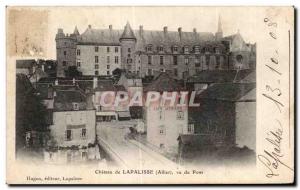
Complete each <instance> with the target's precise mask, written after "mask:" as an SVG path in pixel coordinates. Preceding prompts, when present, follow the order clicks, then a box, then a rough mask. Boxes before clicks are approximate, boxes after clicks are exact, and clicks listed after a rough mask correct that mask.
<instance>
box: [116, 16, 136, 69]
mask: <svg viewBox="0 0 300 190" xmlns="http://www.w3.org/2000/svg"><path fill="white" fill-rule="evenodd" d="M119 40H120V42H121V66H122V69H124V70H126V72H128V71H131V72H132V71H133V69H134V65H133V64H134V53H135V45H136V37H135V35H134V32H133V30H132V28H131V26H130V24H129V22H127V24H126V26H125V27H124V31H123V33H122V35H121V37H120V39H119Z"/></svg>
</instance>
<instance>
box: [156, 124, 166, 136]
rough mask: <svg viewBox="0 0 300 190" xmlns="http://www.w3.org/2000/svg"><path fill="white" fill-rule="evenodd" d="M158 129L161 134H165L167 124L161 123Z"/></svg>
mask: <svg viewBox="0 0 300 190" xmlns="http://www.w3.org/2000/svg"><path fill="white" fill-rule="evenodd" d="M158 130H159V134H160V135H165V134H166V132H165V126H164V125H160V126H159V127H158Z"/></svg>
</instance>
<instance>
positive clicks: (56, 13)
mask: <svg viewBox="0 0 300 190" xmlns="http://www.w3.org/2000/svg"><path fill="white" fill-rule="evenodd" d="M13 10H16V8H14V9H12V10H11V11H10V12H9V13H11V12H13ZM17 11H19V12H20V14H11V15H12V16H11V17H8V19H9V21H10V22H8V24H9V27H8V28H9V29H8V30H11V31H12V32H9V33H12V34H13V33H15V35H18V38H17V39H16V38H14V39H13V38H12V37H11V39H10V40H11V41H10V40H9V42H11V44H13V42H14V41H13V40H17V43H15V44H20V45H19V46H21V45H22V48H23V49H22V51H18V52H24V48H27V49H29V50H26V51H28V52H29V53H32V50H30V48H32V47H31V46H34V47H35V46H41V47H40V49H42V50H41V51H42V52H39V53H38V55H40V56H42V57H45V58H47V59H55V57H56V49H55V34H56V33H57V29H58V28H63V30H64V32H65V33H72V32H73V30H74V28H75V26H77V27H78V30H79V32H80V33H82V32H84V31H85V30H86V28H87V27H88V25H89V24H90V25H92V28H99V29H104V28H108V26H109V25H113V28H114V29H123V28H124V26H125V24H126V22H127V21H128V22H129V23H130V25H131V27H132V28H133V29H138V28H139V26H140V25H143V28H144V30H147V29H148V30H163V27H164V26H168V30H169V31H177V29H178V28H179V27H182V30H183V31H192V30H193V28H196V29H197V31H198V32H212V33H215V32H216V31H217V26H218V18H219V16H220V18H221V22H222V29H223V35H224V36H226V35H231V34H235V33H237V31H239V32H240V33H241V35H242V36H243V38H244V40H245V41H246V42H251V43H254V42H255V41H256V40H255V36H256V35H257V34H256V31H255V25H256V24H257V23H256V22H258V19H257V18H256V17H255V14H256V12H257V11H259V9H257V8H255V7H252V8H249V7H222V8H220V7H31V8H30V7H22V8H21V7H19V8H17ZM17 23H18V24H17ZM13 25H14V28H13V27H11V28H13V29H11V28H10V26H13ZM11 36H14V35H11ZM20 36H21V37H20ZM21 39H22V40H21ZM24 39H27V41H26V40H24ZM28 39H29V41H30V40H31V41H30V42H28ZM24 41H25V42H26V43H29V45H27V46H26V47H23V46H24V43H25V42H24ZM32 44H35V45H32ZM19 48H20V47H19ZM36 49H39V48H36ZM26 51H25V52H26Z"/></svg>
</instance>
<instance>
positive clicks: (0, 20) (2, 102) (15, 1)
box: [0, 0, 300, 189]
mask: <svg viewBox="0 0 300 190" xmlns="http://www.w3.org/2000/svg"><path fill="white" fill-rule="evenodd" d="M0 5H1V6H0V26H1V27H0V42H1V45H2V48H1V49H0V59H1V64H0V87H1V90H0V107H1V109H0V126H1V131H0V134H1V136H0V150H1V152H2V155H1V156H0V180H1V181H0V188H1V189H8V188H10V187H9V186H7V185H6V184H5V179H6V151H5V150H6V139H5V137H6V86H7V84H6V27H5V25H6V22H5V19H6V17H5V14H6V13H5V8H6V6H14V5H25V6H56V5H60V6H80V5H81V6H82V5H86V6H89V5H99V6H101V5H103V6H105V5H123V6H126V5H127V6H128V5H136V6H139V5H151V6H162V5H172V6H183V5H185V6H193V5H200V6H216V5H226V6H237V5H240V6H247V5H252V6H253V5H254V6H270V5H272V6H282V5H294V6H295V7H296V8H299V7H300V1H299V0H272V1H261V0H244V1H233V0H209V1H204V2H203V1H202V2H201V1H200V2H197V1H195V0H184V1H183V0H169V1H167V0H151V1H145V0H142V1H141V0H140V1H134V0H126V1H122V0H109V1H105V2H103V1H99V2H97V1H94V0H84V1H74V0H73V1H66V0H51V1H43V2H42V1H41V0H26V1H21V0H7V1H0ZM298 11H299V10H298ZM296 21H297V23H296V26H298V25H299V19H296ZM297 34H298V33H296V35H297ZM297 39H298V38H297ZM297 42H298V41H297ZM297 42H296V43H297ZM299 51H300V50H299V48H297V52H295V53H297V54H298V55H299V54H300V53H299ZM296 61H297V59H296ZM299 70H300V69H299V66H298V68H297V73H299ZM297 81H298V80H297ZM298 85H299V81H298V83H297V93H299V91H298V89H299V86H298ZM298 114H299V112H298V113H297V116H299V115H298ZM297 118H298V117H297ZM299 131H300V130H299V129H298V130H297V132H298V134H297V137H299ZM296 142H297V140H296ZM297 148H298V147H297ZM298 150H299V149H298ZM298 165H299V164H297V166H298ZM297 170H298V168H297ZM297 173H298V171H297ZM297 178H298V179H297V181H298V183H299V174H298V175H297ZM48 188H49V187H48ZM50 188H55V189H62V188H63V187H50ZM72 188H73V187H72ZM84 188H87V187H84ZM101 188H103V189H108V188H109V187H101ZM115 188H116V187H115ZM129 188H131V187H129ZM152 188H153V187H152ZM154 188H155V187H154ZM168 188H174V187H168ZM181 188H185V187H181ZM206 188H207V189H211V188H216V187H205V189H206ZM229 188H231V187H229ZM254 188H256V189H262V188H264V189H265V188H273V187H272V186H270V187H259V188H258V187H254ZM281 188H283V189H287V188H288V187H281Z"/></svg>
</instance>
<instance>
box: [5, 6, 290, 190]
mask: <svg viewBox="0 0 300 190" xmlns="http://www.w3.org/2000/svg"><path fill="white" fill-rule="evenodd" d="M253 14H254V15H257V16H256V17H255V16H253ZM293 19H294V10H293V8H292V7H17V6H15V7H14V6H10V7H7V8H6V25H7V31H6V34H7V44H6V46H7V47H6V48H7V75H8V78H7V84H9V85H8V89H7V94H8V96H10V97H9V99H8V105H7V109H8V120H9V121H8V126H7V148H8V150H7V157H8V158H9V161H8V162H9V163H7V164H9V166H8V171H7V182H8V183H9V184H19V183H23V184H65V183H66V184H74V183H75V184H86V183H90V184H115V183H118V184H119V183H120V184H173V183H187V184H195V183H196V184H224V183H225V184H235V183H237V184H238V183H278V182H280V183H290V182H293V180H294V179H293V178H294V177H293V176H294V165H293V164H294V162H293V154H294V152H293V150H294V149H293V147H294V145H293V143H294V142H293V139H294V137H293V130H294V129H293V126H294V124H293V109H294V108H293V106H294V97H293V90H294V89H293V87H294V85H293V84H294V83H293V82H294V81H293V80H294V79H293V76H294V74H293V73H294V71H293V68H294V63H293V57H294V55H293V48H294V46H293V42H294V41H293V39H294V33H293V31H294V20H293ZM283 23H284V24H283ZM279 27H281V28H279ZM283 34H284V35H283ZM274 40H277V41H276V42H274ZM272 48H274V51H273V50H272ZM277 48H278V49H277ZM284 60H289V61H288V62H287V61H284ZM275 77H281V78H278V79H275ZM269 80H270V81H272V82H274V83H275V84H276V85H273V84H272V83H270V84H269V83H268V84H264V82H268V81H269ZM281 85H282V86H281ZM272 117H274V118H272ZM268 122H269V123H268ZM272 127H274V128H272ZM271 128H272V129H271ZM285 128H286V129H285ZM41 168H43V169H42V170H43V172H41V171H40V170H41ZM242 169H243V170H245V171H247V173H248V174H249V175H248V176H243V175H244V174H243V175H241V174H242V171H241V170H242ZM16 170H19V171H20V172H18V173H15V172H16ZM216 173H218V174H216ZM258 173H259V174H258ZM226 174H227V175H226ZM214 176H215V177H214ZM219 176H223V177H222V178H220V177H219ZM119 178H122V179H119Z"/></svg>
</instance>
